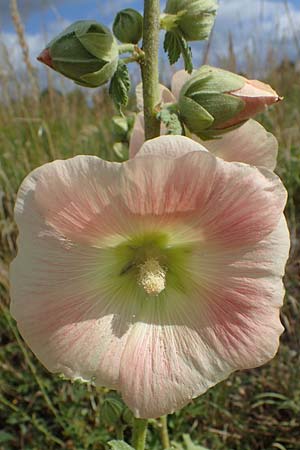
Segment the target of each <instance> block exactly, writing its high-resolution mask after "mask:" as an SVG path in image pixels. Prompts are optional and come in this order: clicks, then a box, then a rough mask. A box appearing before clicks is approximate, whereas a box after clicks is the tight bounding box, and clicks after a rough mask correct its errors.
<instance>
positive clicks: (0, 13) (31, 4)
mask: <svg viewBox="0 0 300 450" xmlns="http://www.w3.org/2000/svg"><path fill="white" fill-rule="evenodd" d="M18 3H19V8H20V10H21V13H22V17H23V20H24V22H25V25H26V31H27V32H28V33H38V32H43V31H44V32H45V30H51V29H52V28H53V22H59V21H62V22H63V21H68V22H72V21H75V20H78V19H91V18H93V19H96V20H100V21H103V22H105V23H107V24H110V23H111V22H112V20H113V17H114V15H115V14H116V12H117V11H118V10H119V9H121V8H125V7H132V8H136V9H138V10H140V11H142V8H143V1H142V0H122V1H120V0H19V2H18ZM161 3H162V4H163V3H165V2H161ZM233 3H235V4H237V7H236V15H235V16H234V17H233V18H232V19H233V22H234V21H236V19H237V16H242V15H243V14H246V15H247V16H248V18H249V19H250V18H251V17H250V16H252V14H251V9H252V11H255V10H256V11H257V5H258V4H259V6H260V8H259V9H260V11H259V12H260V13H263V10H264V9H265V11H266V14H267V15H270V12H269V5H270V4H273V5H274V9H280V10H282V9H283V3H284V2H283V0H258V1H255V0H254V1H253V0H252V1H249V0H239V1H238V2H236V1H234V0H220V1H219V4H220V10H221V11H222V9H223V8H227V5H229V4H233ZM288 3H289V5H290V8H291V10H292V12H294V11H295V10H298V11H300V0H289V2H288ZM251 4H252V6H251ZM249 6H250V8H249ZM257 12H258V11H257ZM275 13H276V12H275V11H274V16H275ZM0 17H2V19H1V18H0V29H1V30H2V31H4V32H9V31H12V29H13V28H12V23H11V20H10V16H9V1H8V0H0ZM245 19H246V20H247V17H246V18H245Z"/></svg>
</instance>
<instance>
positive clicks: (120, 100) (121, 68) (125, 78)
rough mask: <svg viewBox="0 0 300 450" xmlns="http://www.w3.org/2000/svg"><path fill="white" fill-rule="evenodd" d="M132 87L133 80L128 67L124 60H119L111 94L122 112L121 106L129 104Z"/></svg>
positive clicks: (112, 81) (112, 80)
mask: <svg viewBox="0 0 300 450" xmlns="http://www.w3.org/2000/svg"><path fill="white" fill-rule="evenodd" d="M130 87H131V81H130V75H129V71H128V67H127V66H126V64H125V63H123V61H119V62H118V66H117V70H116V72H115V74H114V76H113V78H112V79H111V82H110V86H109V94H110V96H111V98H112V99H113V102H114V104H115V105H116V107H117V109H118V111H120V112H121V106H126V105H127V104H128V93H129V91H130Z"/></svg>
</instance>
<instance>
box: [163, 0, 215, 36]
mask: <svg viewBox="0 0 300 450" xmlns="http://www.w3.org/2000/svg"><path fill="white" fill-rule="evenodd" d="M217 8H218V4H217V1H216V0H168V1H167V5H166V8H165V14H164V15H163V16H162V17H161V27H162V28H163V29H165V30H167V31H175V30H178V31H179V32H180V33H181V35H182V36H183V37H184V38H185V39H186V40H187V41H199V40H203V39H207V38H208V37H209V34H210V32H211V29H212V27H213V24H214V21H215V16H216V12H217Z"/></svg>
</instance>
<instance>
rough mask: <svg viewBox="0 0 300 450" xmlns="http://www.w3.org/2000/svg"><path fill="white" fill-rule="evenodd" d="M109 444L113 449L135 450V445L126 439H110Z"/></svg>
mask: <svg viewBox="0 0 300 450" xmlns="http://www.w3.org/2000/svg"><path fill="white" fill-rule="evenodd" d="M108 445H109V446H110V447H111V448H112V450H134V449H133V447H131V445H129V444H127V443H126V442H125V441H116V440H114V441H109V442H108Z"/></svg>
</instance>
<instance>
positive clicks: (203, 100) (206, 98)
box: [191, 92, 245, 127]
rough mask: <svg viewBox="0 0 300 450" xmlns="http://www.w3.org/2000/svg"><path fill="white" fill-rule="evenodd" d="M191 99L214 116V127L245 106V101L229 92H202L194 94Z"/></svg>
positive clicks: (230, 117)
mask: <svg viewBox="0 0 300 450" xmlns="http://www.w3.org/2000/svg"><path fill="white" fill-rule="evenodd" d="M191 100H193V101H194V102H196V103H197V105H201V106H202V108H204V109H205V110H206V111H207V112H209V113H210V114H211V115H212V117H213V118H214V127H217V126H218V125H219V124H220V123H224V122H226V121H227V120H230V119H232V118H233V117H236V116H237V114H238V113H239V112H241V111H242V110H243V109H244V108H245V102H244V101H243V100H242V99H241V98H239V97H234V96H233V95H230V94H223V93H221V94H219V93H216V92H209V93H207V92H202V93H201V94H196V95H194V96H193V97H192V98H191Z"/></svg>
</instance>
